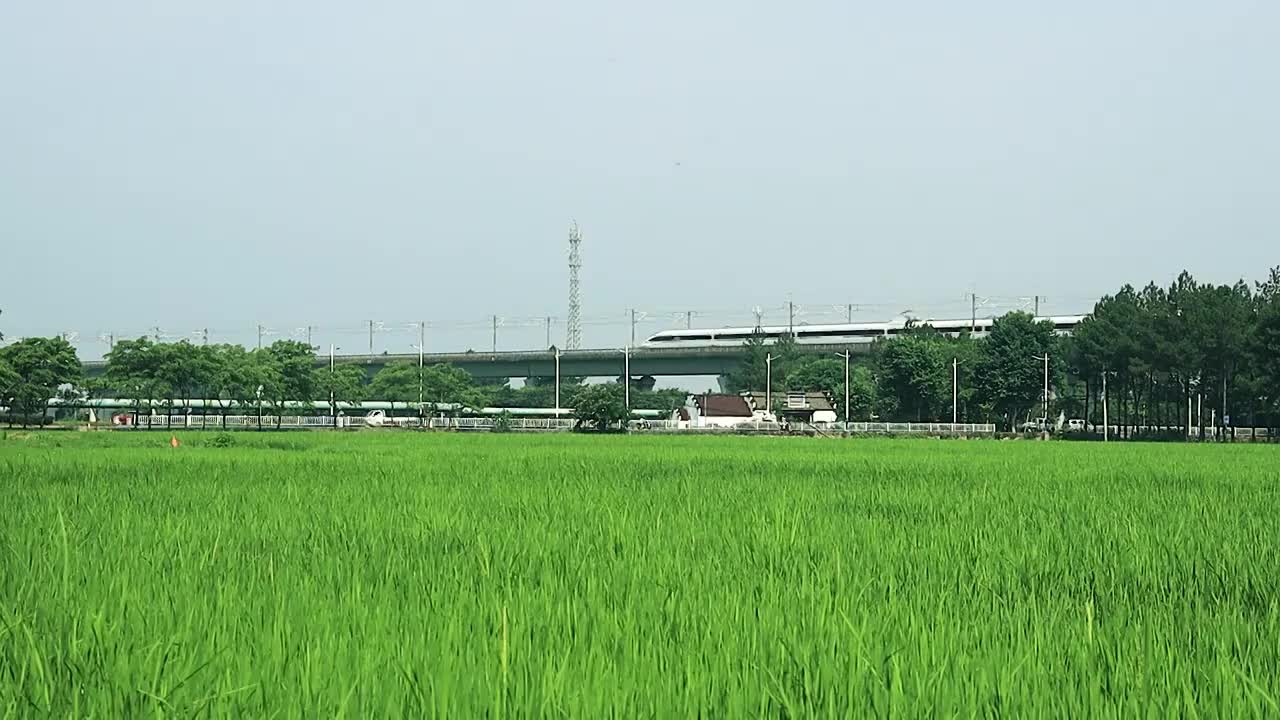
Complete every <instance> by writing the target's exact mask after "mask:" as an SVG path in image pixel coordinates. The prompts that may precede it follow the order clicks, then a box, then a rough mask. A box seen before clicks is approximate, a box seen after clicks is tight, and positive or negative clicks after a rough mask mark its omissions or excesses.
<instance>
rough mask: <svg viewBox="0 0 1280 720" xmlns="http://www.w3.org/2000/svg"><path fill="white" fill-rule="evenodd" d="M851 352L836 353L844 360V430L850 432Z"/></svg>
mask: <svg viewBox="0 0 1280 720" xmlns="http://www.w3.org/2000/svg"><path fill="white" fill-rule="evenodd" d="M852 354H853V353H851V352H850V351H849V350H845V351H844V352H842V353H836V357H842V358H844V429H845V432H848V431H849V357H850V356H851V355H852Z"/></svg>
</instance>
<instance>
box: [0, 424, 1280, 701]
mask: <svg viewBox="0 0 1280 720" xmlns="http://www.w3.org/2000/svg"><path fill="white" fill-rule="evenodd" d="M213 437H214V435H213V434H212V433H210V434H208V435H203V436H202V435H200V434H186V435H183V434H180V435H179V438H180V439H181V440H182V441H183V444H182V446H181V447H179V448H176V449H175V448H171V447H169V435H168V434H161V433H114V434H112V433H77V432H63V433H47V434H25V433H15V432H12V431H10V432H9V433H7V434H6V435H5V436H4V438H3V439H0V717H6V718H7V717H14V718H26V717H58V718H71V717H86V718H87V717H94V718H123V717H224V716H235V717H252V718H269V717H275V718H292V717H297V718H322V717H348V718H375V717H439V718H470V717H513V718H524V717H572V718H604V717H620V718H621V717H625V718H683V717H815V716H816V717H841V718H843V717H872V716H875V717H890V716H893V717H900V716H905V717H953V716H963V717H974V716H983V717H988V716H1004V717H1045V716H1053V717H1071V718H1085V717H1126V718H1127V717H1160V718H1164V717H1171V716H1183V717H1212V718H1221V717H1266V716H1271V717H1275V716H1277V715H1280V706H1278V705H1277V701H1278V700H1280V448H1276V447H1266V446H1245V445H1236V446H1217V445H1203V446H1192V445H1140V444H1110V445H1101V444H1073V443H1063V442H1057V443H1055V442H1030V441H1011V442H1000V441H990V440H987V441H962V440H953V441H930V440H888V439H880V440H874V439H866V440H843V441H841V440H829V439H799V438H749V437H625V436H610V437H591V436H575V435H548V436H518V435H497V434H485V435H457V434H418V433H395V432H382V433H379V432H363V433H350V434H331V433H309V434H308V433H280V434H276V433H262V434H258V433H243V434H238V435H235V436H234V445H233V446H232V447H215V446H214V443H213V441H212V439H213Z"/></svg>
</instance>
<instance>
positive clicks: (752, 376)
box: [725, 329, 801, 393]
mask: <svg viewBox="0 0 1280 720" xmlns="http://www.w3.org/2000/svg"><path fill="white" fill-rule="evenodd" d="M742 349H743V356H742V360H741V362H739V363H738V367H737V368H735V369H734V370H733V371H732V372H730V373H729V376H728V377H727V378H726V381H725V389H726V390H728V391H729V392H732V393H740V392H751V391H759V390H764V389H765V384H766V383H767V382H769V381H772V384H773V389H774V390H775V391H780V390H783V389H784V388H786V384H787V383H786V380H787V373H788V372H789V371H790V370H791V369H793V368H795V367H797V366H798V365H799V364H800V357H801V356H800V348H799V347H798V346H797V345H796V341H795V338H794V337H792V336H791V335H788V334H784V335H783V336H782V337H780V338H778V339H777V340H776V341H774V342H772V343H770V342H769V341H768V338H767V337H766V336H765V335H764V333H763V332H761V331H760V330H758V329H757V331H756V332H754V333H752V334H751V335H750V336H749V337H748V338H747V339H746V340H745V341H744V342H743V344H742ZM770 358H772V359H770Z"/></svg>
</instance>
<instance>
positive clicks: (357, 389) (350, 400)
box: [316, 364, 416, 417]
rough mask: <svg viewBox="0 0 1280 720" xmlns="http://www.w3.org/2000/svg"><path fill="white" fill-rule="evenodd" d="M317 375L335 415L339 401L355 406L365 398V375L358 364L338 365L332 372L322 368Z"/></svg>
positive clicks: (335, 415) (322, 393)
mask: <svg viewBox="0 0 1280 720" xmlns="http://www.w3.org/2000/svg"><path fill="white" fill-rule="evenodd" d="M316 377H317V380H318V381H319V382H318V389H319V391H320V393H321V395H323V396H324V397H326V398H328V399H329V414H330V415H332V416H334V417H337V416H338V403H347V404H349V405H352V406H355V405H358V404H359V403H360V402H361V401H362V400H364V395H365V390H366V389H367V388H366V386H365V384H364V378H365V375H364V370H363V369H361V368H360V367H359V366H358V365H348V364H343V365H336V366H334V368H333V370H332V372H331V371H329V370H322V371H320V372H319V373H317V374H316ZM415 400H416V396H415Z"/></svg>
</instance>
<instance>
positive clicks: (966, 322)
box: [644, 315, 1085, 348]
mask: <svg viewBox="0 0 1280 720" xmlns="http://www.w3.org/2000/svg"><path fill="white" fill-rule="evenodd" d="M1084 318H1085V316H1084V315H1061V316H1054V317H1039V318H1036V320H1038V321H1047V322H1051V323H1053V328H1054V332H1057V333H1059V334H1067V333H1070V332H1071V331H1072V330H1074V329H1075V327H1076V326H1077V325H1079V324H1080V322H1081V321H1083V320H1084ZM910 322H912V323H913V324H914V326H915V327H919V326H921V325H929V326H930V327H932V328H933V329H935V330H937V331H938V332H940V333H943V334H945V335H951V336H953V337H954V336H958V335H960V334H961V333H965V332H970V331H971V330H972V333H971V334H972V335H973V336H974V337H983V336H985V335H986V334H987V333H988V332H990V331H991V326H992V325H993V324H994V323H995V319H993V318H978V319H977V320H976V321H974V320H972V319H970V318H965V319H963V320H919V319H912V320H911V321H910ZM907 327H908V319H907V318H901V319H898V320H895V321H890V322H880V323H852V324H848V323H842V324H839V325H797V326H795V328H794V329H793V330H792V332H793V334H794V335H795V340H796V342H797V343H800V344H802V345H804V344H807V345H856V344H859V343H871V342H875V340H876V338H886V337H894V336H896V335H900V334H902V333H903V332H905V331H906V329H907ZM756 332H760V333H761V334H763V335H764V340H765V342H766V343H772V342H776V341H777V340H778V339H779V338H780V337H782V336H783V335H786V334H787V332H788V328H787V326H786V325H774V326H768V327H763V328H760V329H759V330H757V329H756V328H749V327H732V328H701V329H700V328H693V329H690V330H663V331H662V332H659V333H656V334H654V335H652V336H651V337H649V339H648V340H645V342H644V347H651V348H681V347H690V348H692V347H728V346H736V345H741V344H742V343H743V342H744V341H746V340H747V338H749V337H751V336H752V335H753V334H755V333H756Z"/></svg>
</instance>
